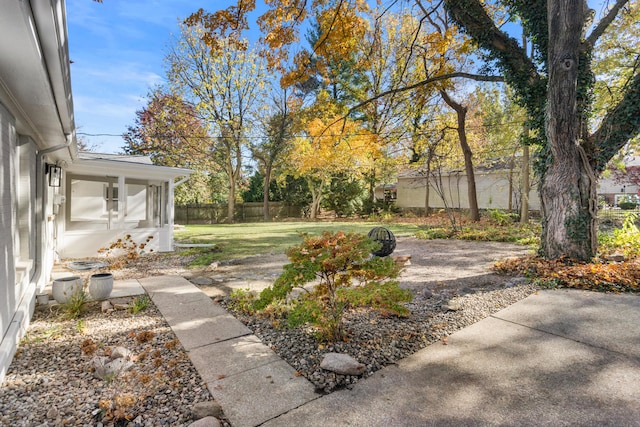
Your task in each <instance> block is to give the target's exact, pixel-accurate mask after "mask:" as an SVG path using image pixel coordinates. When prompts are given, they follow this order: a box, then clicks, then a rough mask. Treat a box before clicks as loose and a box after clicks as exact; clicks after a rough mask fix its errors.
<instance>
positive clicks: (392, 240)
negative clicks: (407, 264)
mask: <svg viewBox="0 0 640 427" xmlns="http://www.w3.org/2000/svg"><path fill="white" fill-rule="evenodd" d="M367 236H368V237H369V238H370V239H371V240H373V241H374V242H376V243H378V244H380V248H379V249H377V250H375V251H373V252H371V254H372V255H375V256H379V257H385V256H389V255H391V254H392V253H393V251H394V250H395V249H396V237H395V236H394V235H393V233H392V232H391V230H389V229H387V228H384V227H375V228H373V229H372V230H371V231H369V234H368V235H367Z"/></svg>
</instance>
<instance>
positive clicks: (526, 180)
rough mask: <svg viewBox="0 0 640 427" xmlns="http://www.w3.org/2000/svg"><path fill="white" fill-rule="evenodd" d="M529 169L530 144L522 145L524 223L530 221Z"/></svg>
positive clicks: (522, 210)
mask: <svg viewBox="0 0 640 427" xmlns="http://www.w3.org/2000/svg"><path fill="white" fill-rule="evenodd" d="M525 132H528V130H525ZM529 169H530V168H529V146H528V145H525V146H524V147H522V204H521V206H520V222H521V223H523V224H526V223H527V222H529V193H530V190H531V184H530V183H529V174H530V171H529Z"/></svg>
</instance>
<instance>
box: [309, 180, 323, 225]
mask: <svg viewBox="0 0 640 427" xmlns="http://www.w3.org/2000/svg"><path fill="white" fill-rule="evenodd" d="M307 184H308V185H309V190H311V209H310V211H309V218H310V219H316V218H317V217H318V214H319V213H320V201H321V200H322V187H323V184H324V183H323V182H322V181H321V182H320V184H318V185H317V186H315V185H314V183H313V181H312V180H307Z"/></svg>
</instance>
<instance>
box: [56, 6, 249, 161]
mask: <svg viewBox="0 0 640 427" xmlns="http://www.w3.org/2000/svg"><path fill="white" fill-rule="evenodd" d="M234 3H236V2H235V1H233V0H209V1H199V2H194V1H188V0H104V3H102V4H100V3H96V2H93V1H91V0H67V25H68V31H69V51H70V56H71V60H72V61H73V63H72V64H71V84H72V90H73V99H74V109H75V120H76V126H77V127H78V134H79V136H81V137H84V138H86V139H87V140H88V141H89V143H90V144H91V145H94V146H96V150H97V151H99V152H106V153H117V152H121V151H122V146H123V145H124V142H123V140H122V138H121V137H120V135H121V134H122V133H124V132H125V131H126V128H127V126H128V125H132V124H133V123H134V121H135V112H136V110H139V109H141V108H142V107H144V105H145V104H146V102H145V100H144V97H145V95H146V94H147V93H148V92H149V89H150V88H151V87H152V86H154V85H155V84H158V83H161V82H162V81H163V78H164V75H165V72H164V66H163V59H164V56H165V54H166V52H167V46H168V45H169V43H170V41H171V37H172V35H174V36H175V35H177V33H178V23H179V21H180V19H179V18H185V17H186V16H188V15H189V14H190V13H192V12H195V11H196V10H197V9H198V8H200V7H202V8H204V9H205V10H209V11H214V10H217V9H221V8H225V7H227V6H229V5H231V4H234ZM250 25H251V24H250ZM252 27H255V24H253V25H252ZM83 134H89V135H83Z"/></svg>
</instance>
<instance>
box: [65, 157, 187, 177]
mask: <svg viewBox="0 0 640 427" xmlns="http://www.w3.org/2000/svg"><path fill="white" fill-rule="evenodd" d="M67 172H69V173H73V174H78V175H90V176H104V177H107V176H110V177H113V176H124V177H125V178H131V179H144V180H151V181H172V180H174V179H176V178H178V177H188V176H189V175H191V174H192V173H193V170H191V169H185V168H174V167H168V166H157V165H153V164H148V163H141V162H132V161H126V160H124V159H123V160H114V159H83V158H78V159H77V160H76V161H75V162H73V163H72V164H70V165H69V167H68V168H67Z"/></svg>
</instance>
